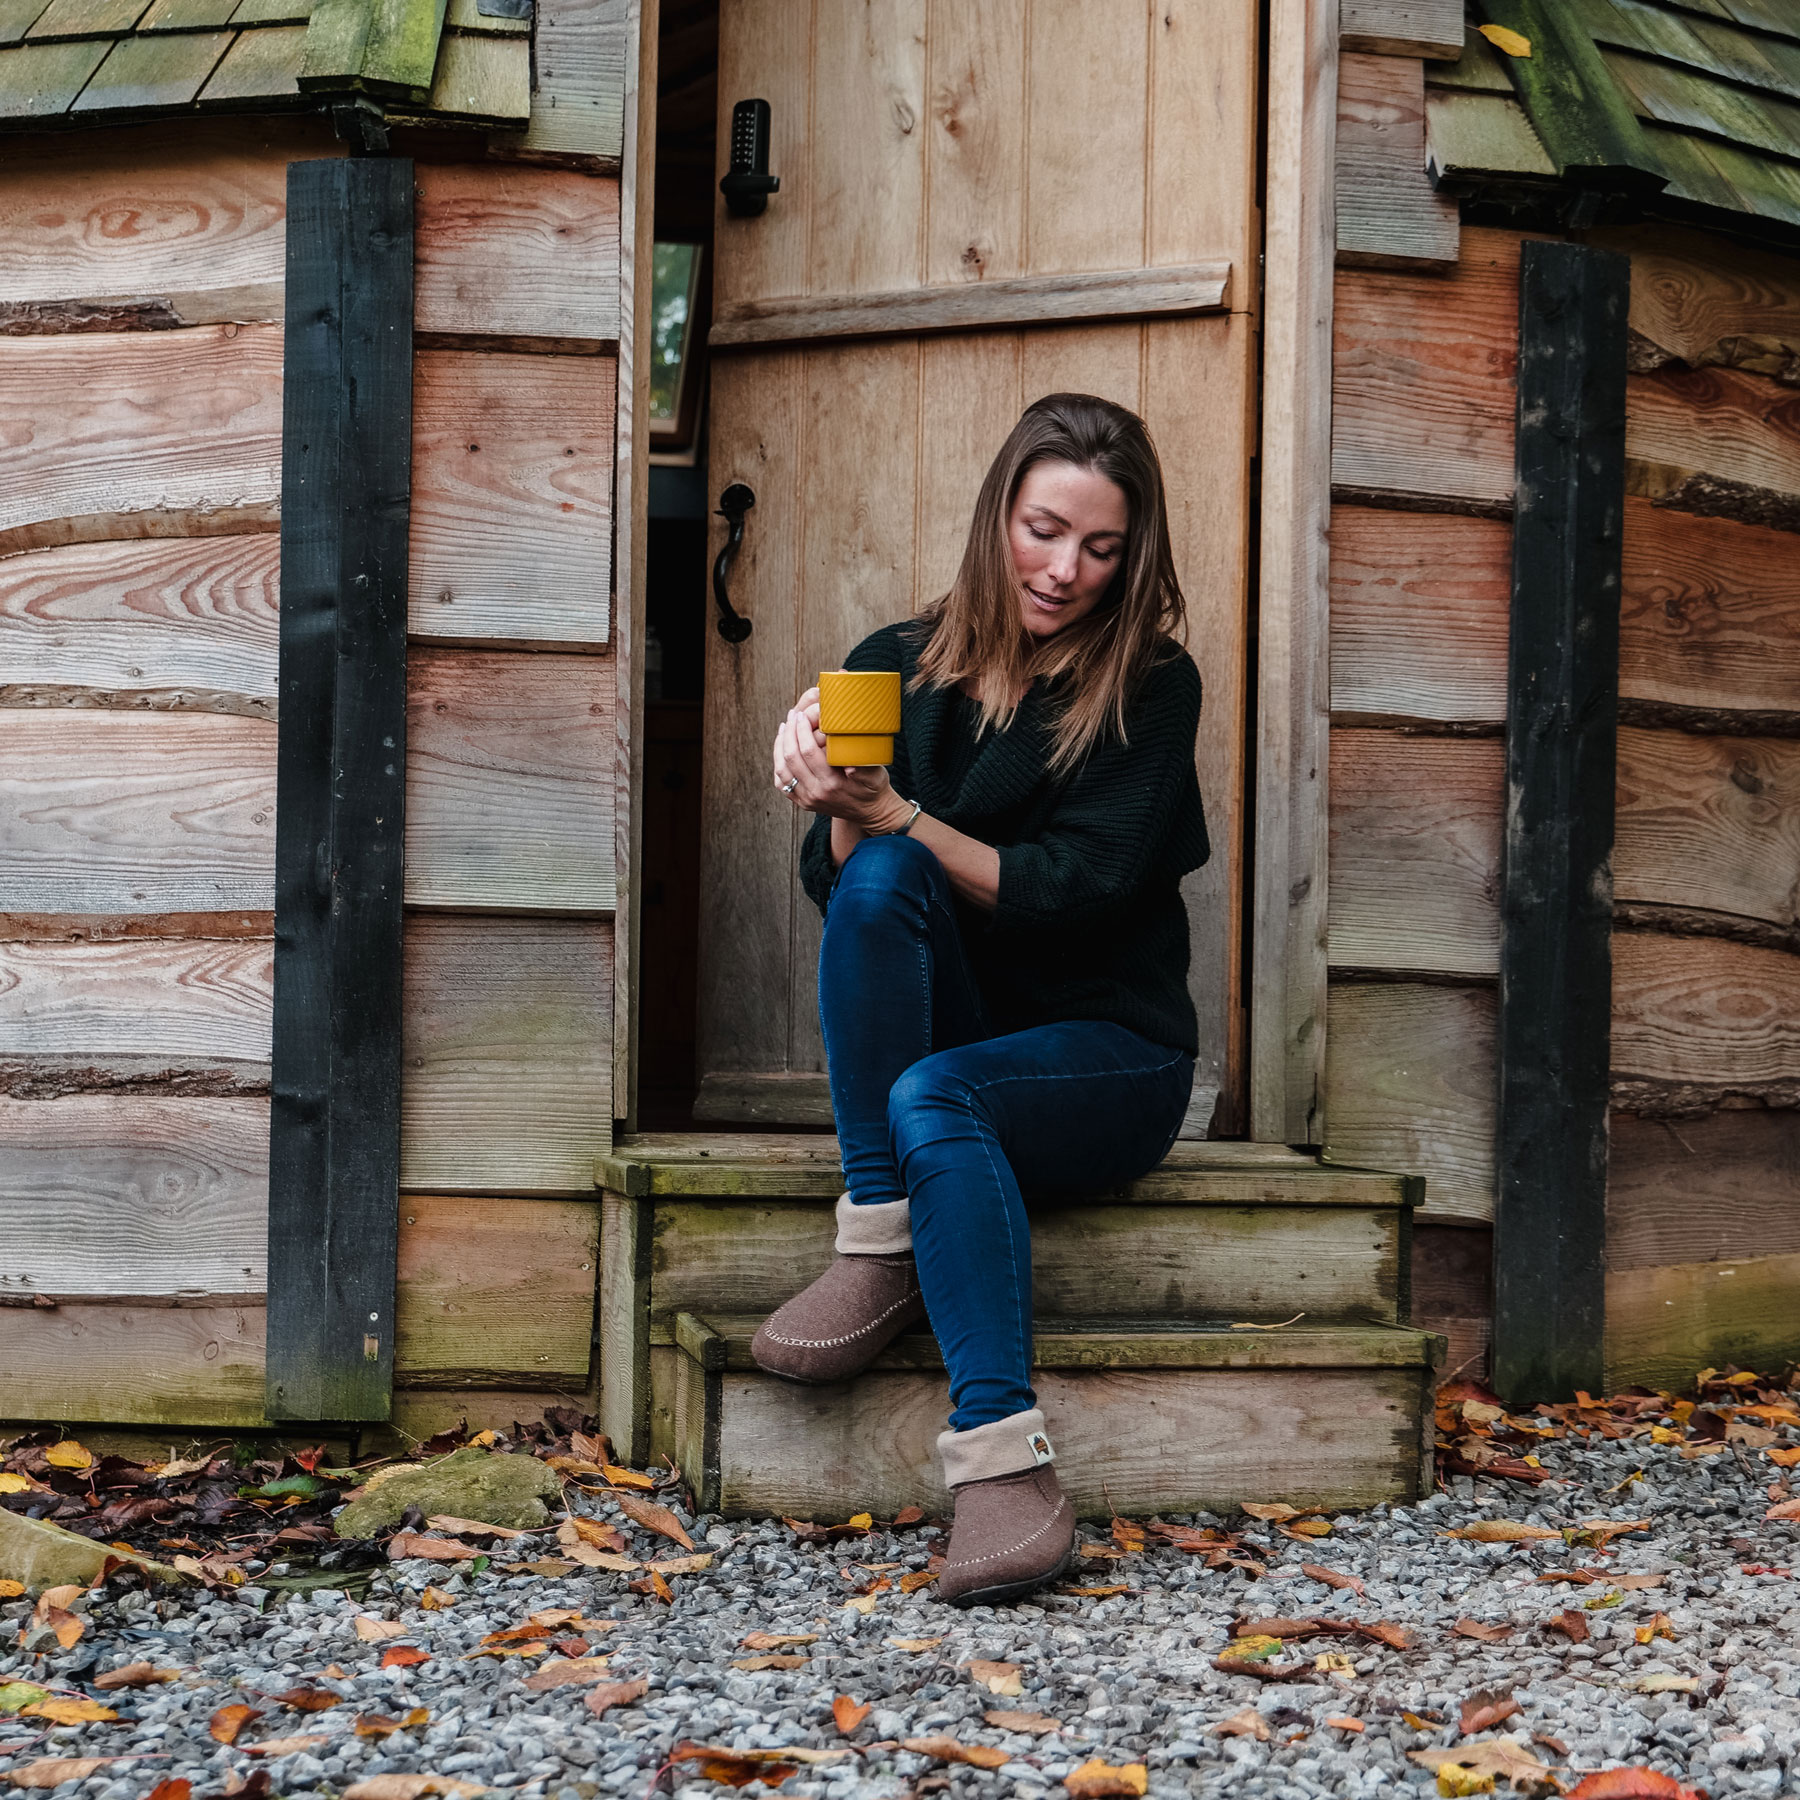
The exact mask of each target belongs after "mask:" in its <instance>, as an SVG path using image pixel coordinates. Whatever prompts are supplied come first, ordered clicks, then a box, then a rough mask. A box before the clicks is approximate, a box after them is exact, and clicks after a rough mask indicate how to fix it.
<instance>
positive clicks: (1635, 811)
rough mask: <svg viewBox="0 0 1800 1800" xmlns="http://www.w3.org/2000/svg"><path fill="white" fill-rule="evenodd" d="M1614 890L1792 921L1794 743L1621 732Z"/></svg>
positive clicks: (1796, 825) (1799, 778) (1797, 760)
mask: <svg viewBox="0 0 1800 1800" xmlns="http://www.w3.org/2000/svg"><path fill="white" fill-rule="evenodd" d="M1613 894H1614V897H1615V899H1617V900H1647V901H1653V902H1658V903H1661V904H1663V905H1668V906H1693V907H1701V908H1704V909H1705V910H1707V911H1710V912H1721V913H1733V914H1736V915H1738V916H1739V917H1741V918H1747V919H1765V920H1768V921H1769V922H1770V923H1771V924H1776V925H1793V924H1795V923H1796V922H1800V743H1797V742H1795V741H1793V740H1792V739H1786V738H1761V739H1758V738H1729V737H1699V736H1691V735H1689V734H1688V733H1686V732H1677V731H1641V730H1633V729H1631V728H1629V727H1627V728H1624V729H1621V731H1620V732H1619V776H1618V836H1617V840H1616V842H1615V845H1614V851H1613Z"/></svg>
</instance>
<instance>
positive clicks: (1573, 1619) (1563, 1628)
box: [1549, 1612, 1588, 1644]
mask: <svg viewBox="0 0 1800 1800" xmlns="http://www.w3.org/2000/svg"><path fill="white" fill-rule="evenodd" d="M1549 1624H1550V1629H1551V1630H1552V1631H1560V1632H1561V1633H1562V1634H1563V1635H1564V1636H1565V1637H1566V1638H1568V1639H1569V1641H1570V1642H1571V1643H1575V1644H1585V1643H1586V1642H1587V1641H1588V1622H1587V1620H1586V1619H1584V1618H1583V1617H1582V1616H1581V1614H1580V1613H1578V1612H1559V1613H1558V1614H1557V1615H1556V1617H1555V1618H1554V1619H1552V1620H1550V1622H1549Z"/></svg>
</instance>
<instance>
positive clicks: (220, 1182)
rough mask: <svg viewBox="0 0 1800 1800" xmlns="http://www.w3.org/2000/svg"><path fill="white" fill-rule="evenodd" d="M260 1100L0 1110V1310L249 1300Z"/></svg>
mask: <svg viewBox="0 0 1800 1800" xmlns="http://www.w3.org/2000/svg"><path fill="white" fill-rule="evenodd" d="M268 1206H269V1106H268V1102H267V1101H266V1100H231V1099H219V1100H163V1099H157V1098H154V1097H152V1096H149V1095H131V1096H129V1097H125V1096H114V1095H92V1096H83V1097H80V1098H74V1099H67V1100H37V1101H32V1100H0V1212H4V1214H5V1216H6V1220H7V1227H6V1233H5V1240H6V1241H5V1249H4V1251H0V1299H5V1298H8V1297H11V1298H20V1297H28V1296H31V1295H34V1294H46V1295H49V1296H51V1297H52V1298H61V1297H65V1296H67V1297H76V1296H93V1295H102V1294H106V1295H118V1294H140V1295H141V1294H163V1293H167V1294H174V1293H189V1294H233V1293H240V1294H245V1295H253V1296H257V1297H260V1296H261V1294H262V1291H263V1287H264V1281H265V1275H266V1268H267V1255H268V1245H267V1238H268Z"/></svg>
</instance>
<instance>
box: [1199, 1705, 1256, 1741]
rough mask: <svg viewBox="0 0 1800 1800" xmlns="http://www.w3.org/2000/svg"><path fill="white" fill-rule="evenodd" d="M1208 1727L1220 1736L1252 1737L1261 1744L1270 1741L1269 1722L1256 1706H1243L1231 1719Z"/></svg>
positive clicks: (1222, 1720)
mask: <svg viewBox="0 0 1800 1800" xmlns="http://www.w3.org/2000/svg"><path fill="white" fill-rule="evenodd" d="M1207 1729H1208V1730H1209V1731H1211V1732H1213V1733H1214V1734H1215V1735H1217V1736H1219V1737H1252V1738H1255V1739H1256V1741H1257V1742H1258V1743H1259V1744H1266V1743H1267V1742H1268V1741H1269V1722H1268V1720H1267V1719H1265V1718H1264V1717H1263V1716H1262V1714H1261V1713H1259V1712H1258V1711H1257V1710H1256V1708H1255V1707H1254V1706H1241V1707H1239V1708H1238V1710H1237V1711H1236V1712H1234V1713H1233V1714H1232V1715H1231V1717H1230V1718H1229V1719H1221V1720H1220V1721H1219V1722H1218V1724H1216V1725H1211V1726H1208V1727H1207Z"/></svg>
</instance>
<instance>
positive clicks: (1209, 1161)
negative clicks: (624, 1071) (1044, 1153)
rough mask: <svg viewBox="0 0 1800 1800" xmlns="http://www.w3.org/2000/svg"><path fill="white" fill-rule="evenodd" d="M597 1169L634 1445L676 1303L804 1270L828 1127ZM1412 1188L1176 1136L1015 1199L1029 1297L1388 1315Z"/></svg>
mask: <svg viewBox="0 0 1800 1800" xmlns="http://www.w3.org/2000/svg"><path fill="white" fill-rule="evenodd" d="M600 1168H601V1180H602V1184H603V1186H604V1189H605V1192H604V1195H603V1227H602V1243H601V1299H600V1315H601V1347H602V1354H601V1370H602V1395H601V1422H602V1426H603V1428H604V1429H605V1430H606V1431H607V1432H608V1433H609V1434H610V1435H611V1437H612V1439H613V1441H614V1443H615V1444H616V1445H618V1446H619V1448H620V1449H621V1450H624V1449H626V1448H627V1446H629V1448H630V1451H631V1453H632V1454H633V1455H636V1456H643V1455H647V1454H649V1453H650V1451H651V1448H652V1443H653V1441H654V1438H653V1432H652V1425H651V1412H652V1408H653V1404H654V1405H655V1406H658V1407H660V1408H661V1409H663V1410H664V1411H665V1412H666V1408H667V1406H668V1404H669V1400H668V1396H669V1394H670V1393H671V1392H672V1389H671V1387H670V1383H669V1381H668V1380H666V1379H665V1380H662V1381H654V1382H653V1380H652V1377H651V1364H652V1362H653V1361H654V1360H655V1352H654V1351H653V1348H652V1346H653V1343H654V1342H655V1341H656V1340H657V1339H659V1338H660V1340H661V1341H662V1342H663V1343H665V1344H666V1343H670V1342H672V1341H673V1340H672V1336H671V1328H672V1321H673V1319H674V1317H675V1315H676V1314H678V1313H681V1312H693V1313H696V1314H698V1315H701V1316H712V1315H715V1314H741V1315H750V1314H762V1313H768V1312H771V1311H773V1310H774V1309H775V1308H776V1307H777V1306H779V1305H780V1304H781V1303H782V1302H783V1301H785V1300H787V1299H788V1298H789V1297H790V1296H791V1295H793V1294H794V1293H796V1292H797V1291H798V1290H799V1289H800V1288H802V1287H803V1286H805V1284H806V1283H807V1282H808V1281H810V1280H812V1278H813V1277H814V1276H815V1275H817V1274H818V1273H819V1272H820V1271H821V1270H822V1269H824V1268H825V1266H826V1265H827V1264H828V1263H829V1262H830V1260H831V1256H832V1240H833V1236H834V1230H835V1227H834V1222H833V1213H832V1208H833V1204H834V1203H835V1201H836V1199H837V1197H838V1195H839V1193H840V1192H841V1191H842V1185H843V1178H842V1173H841V1171H840V1169H839V1167H838V1161H837V1144H836V1140H835V1139H833V1138H829V1137H821V1136H800V1135H797V1134H796V1135H792V1136H781V1137H774V1136H769V1137H754V1136H733V1137H711V1136H702V1135H699V1134H693V1135H690V1136H687V1137H681V1138H640V1139H635V1140H634V1139H627V1140H624V1141H623V1142H622V1143H621V1145H620V1147H619V1149H618V1150H617V1151H616V1152H615V1154H614V1155H613V1156H611V1157H608V1158H606V1159H605V1160H604V1161H603V1162H602V1164H601V1165H600ZM1416 1185H1417V1184H1415V1183H1411V1182H1409V1181H1408V1180H1406V1179H1405V1178H1402V1177H1399V1176H1394V1175H1386V1174H1381V1173H1378V1172H1374V1171H1368V1170H1357V1169H1349V1170H1345V1169H1336V1168H1333V1169H1327V1168H1324V1167H1323V1166H1322V1165H1321V1164H1320V1163H1319V1162H1318V1161H1317V1160H1316V1159H1314V1158H1312V1157H1310V1156H1307V1155H1304V1154H1302V1153H1299V1152H1295V1151H1290V1150H1286V1149H1282V1148H1280V1147H1279V1146H1277V1147H1273V1148H1270V1147H1266V1146H1261V1145H1234V1144H1223V1145H1219V1144H1181V1145H1177V1146H1176V1148H1175V1150H1174V1151H1173V1152H1172V1153H1171V1155H1170V1157H1169V1158H1168V1160H1167V1161H1165V1162H1164V1164H1163V1165H1162V1166H1161V1167H1160V1168H1159V1169H1157V1170H1156V1171H1154V1172H1153V1173H1152V1174H1151V1175H1149V1176H1146V1177H1145V1178H1144V1179H1143V1180H1142V1181H1138V1182H1134V1183H1132V1184H1130V1185H1129V1186H1128V1187H1125V1188H1121V1189H1118V1190H1115V1191H1112V1192H1109V1193H1102V1194H1096V1195H1090V1196H1087V1197H1084V1198H1082V1199H1080V1200H1078V1201H1064V1200H1059V1201H1057V1202H1055V1203H1049V1202H1045V1203H1041V1204H1033V1205H1032V1274H1033V1281H1032V1288H1033V1304H1034V1307H1035V1309H1036V1313H1037V1315H1038V1316H1039V1317H1040V1318H1043V1319H1046V1320H1057V1319H1069V1318H1077V1317H1096V1316H1100V1317H1111V1318H1126V1317H1130V1318H1142V1319H1158V1320H1168V1321H1173V1322H1183V1323H1185V1322H1187V1321H1190V1320H1192V1319H1194V1318H1204V1317H1209V1316H1211V1317H1226V1318H1231V1319H1240V1320H1256V1321H1263V1322H1267V1321H1271V1320H1276V1319H1287V1318H1292V1317H1293V1316H1294V1315H1295V1314H1297V1313H1303V1314H1305V1315H1306V1318H1307V1320H1308V1321H1309V1322H1310V1323H1314V1324H1317V1323H1321V1322H1327V1321H1334V1320H1335V1321H1380V1322H1386V1323H1390V1324H1391V1323H1401V1322H1404V1321H1405V1320H1406V1318H1407V1317H1408V1315H1409V1296H1408V1294H1407V1291H1406V1272H1407V1269H1408V1267H1409V1263H1410V1256H1409V1253H1408V1249H1409V1247H1408V1231H1409V1219H1410V1208H1411V1205H1412V1203H1413V1201H1414V1200H1415V1199H1416V1198H1417V1192H1416ZM653 1388H655V1389H657V1390H659V1391H660V1395H661V1398H660V1399H659V1400H657V1401H655V1402H654V1403H653V1398H652V1389H653ZM656 1435H660V1433H658V1434H656Z"/></svg>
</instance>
